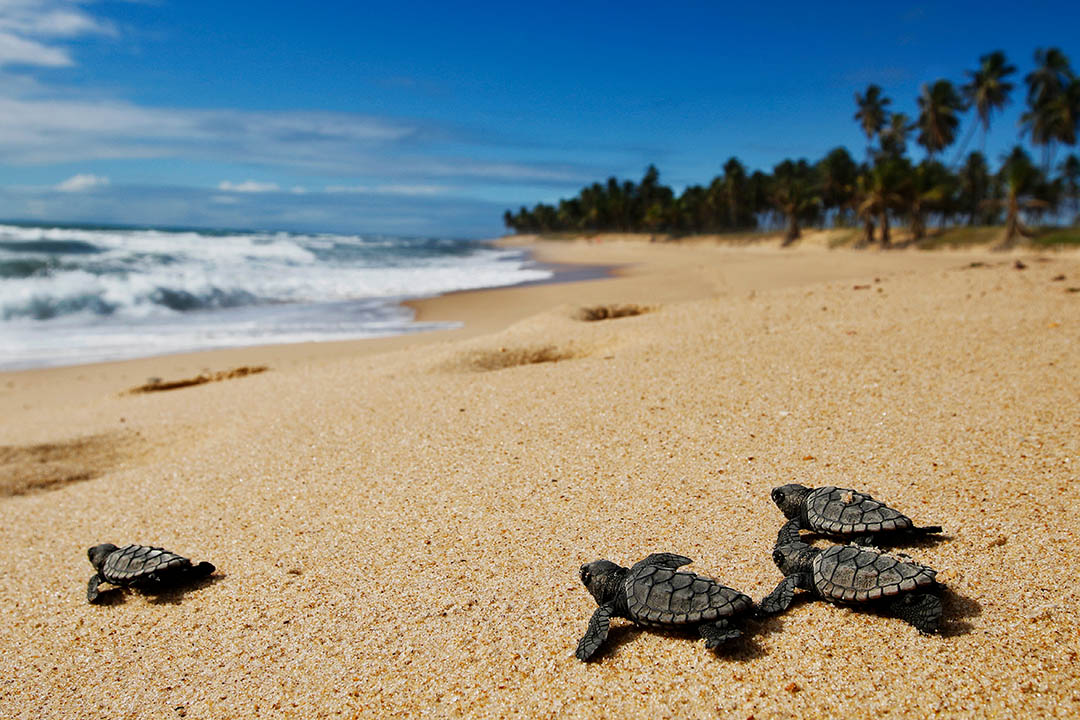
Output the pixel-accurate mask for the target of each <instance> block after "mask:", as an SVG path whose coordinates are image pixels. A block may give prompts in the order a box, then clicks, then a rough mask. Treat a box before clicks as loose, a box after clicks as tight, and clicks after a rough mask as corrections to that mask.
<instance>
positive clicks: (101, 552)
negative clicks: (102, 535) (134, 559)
mask: <svg viewBox="0 0 1080 720" xmlns="http://www.w3.org/2000/svg"><path fill="white" fill-rule="evenodd" d="M116 550H117V547H116V546H115V545H113V544H112V543H102V544H101V545H95V546H94V547H92V548H90V549H89V550H87V551H86V555H87V557H89V558H90V564H91V565H93V566H94V569H95V570H101V566H102V565H104V564H105V558H107V557H109V555H110V554H111V553H113V552H115V551H116Z"/></svg>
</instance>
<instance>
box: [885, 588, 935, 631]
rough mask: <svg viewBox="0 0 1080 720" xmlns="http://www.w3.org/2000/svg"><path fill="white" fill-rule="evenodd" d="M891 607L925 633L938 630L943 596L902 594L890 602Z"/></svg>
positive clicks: (902, 618)
mask: <svg viewBox="0 0 1080 720" xmlns="http://www.w3.org/2000/svg"><path fill="white" fill-rule="evenodd" d="M889 609H890V610H891V611H892V612H893V613H895V614H896V615H897V616H898V617H899V618H900V619H901V620H903V621H904V622H906V623H908V624H909V625H913V626H914V627H915V629H917V630H918V631H919V632H921V633H922V634H924V635H930V634H933V633H935V632H937V630H938V624H939V623H940V622H941V598H939V597H938V596H937V595H931V594H929V593H919V594H917V595H901V596H900V597H898V598H896V599H895V600H893V601H892V602H890V603H889Z"/></svg>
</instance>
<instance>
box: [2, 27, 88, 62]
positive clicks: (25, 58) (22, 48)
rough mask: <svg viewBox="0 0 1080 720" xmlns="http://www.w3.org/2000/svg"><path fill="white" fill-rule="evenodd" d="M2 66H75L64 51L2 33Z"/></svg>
mask: <svg viewBox="0 0 1080 720" xmlns="http://www.w3.org/2000/svg"><path fill="white" fill-rule="evenodd" d="M2 65H40V66H42V67H66V66H68V65H74V63H73V62H72V61H71V58H70V57H69V56H68V54H67V53H66V52H65V51H63V50H59V49H57V48H51V47H47V46H45V45H42V44H41V43H39V42H36V41H34V40H27V39H25V38H21V37H18V36H15V35H11V34H10V33H5V32H0V66H2Z"/></svg>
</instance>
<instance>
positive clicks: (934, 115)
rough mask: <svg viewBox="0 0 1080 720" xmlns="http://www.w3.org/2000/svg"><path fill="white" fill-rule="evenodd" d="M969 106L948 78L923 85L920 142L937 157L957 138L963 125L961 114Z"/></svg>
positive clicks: (920, 98) (928, 154)
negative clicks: (958, 131)
mask: <svg viewBox="0 0 1080 720" xmlns="http://www.w3.org/2000/svg"><path fill="white" fill-rule="evenodd" d="M965 109H966V108H965V107H964V101H963V100H961V99H960V96H959V95H958V94H957V93H956V89H955V88H954V87H953V84H952V83H951V82H949V81H948V80H938V81H937V82H935V83H934V84H933V85H923V86H922V94H921V95H920V96H919V119H918V122H917V125H918V128H919V137H918V142H919V144H920V145H922V146H923V147H924V148H926V154H927V156H928V157H931V158H932V157H933V156H934V155H935V154H936V153H939V152H941V151H942V150H944V149H945V148H947V147H948V146H950V145H952V144H953V142H954V141H955V140H956V128H957V127H958V126H959V125H960V117H959V115H960V113H961V112H963V111H964V110H965Z"/></svg>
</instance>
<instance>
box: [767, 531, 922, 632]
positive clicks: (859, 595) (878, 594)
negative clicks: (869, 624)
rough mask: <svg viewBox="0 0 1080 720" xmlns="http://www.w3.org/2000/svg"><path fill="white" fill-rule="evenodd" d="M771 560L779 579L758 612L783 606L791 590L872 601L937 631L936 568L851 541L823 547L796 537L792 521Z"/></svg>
mask: <svg viewBox="0 0 1080 720" xmlns="http://www.w3.org/2000/svg"><path fill="white" fill-rule="evenodd" d="M773 562H775V563H776V565H777V567H779V568H780V570H781V572H783V573H784V576H785V577H784V579H783V580H782V581H781V582H780V584H779V585H777V586H776V589H775V590H773V591H772V593H770V594H769V595H767V596H766V597H765V598H764V599H763V600H762V601H761V605H760V609H761V612H763V613H765V614H773V613H778V612H782V611H784V610H786V609H787V608H788V606H790V605H791V602H792V600H793V598H794V594H795V588H801V589H803V590H809V591H811V592H813V593H814V594H815V595H817V596H818V597H819V598H821V599H823V600H829V601H831V602H834V603H840V604H853V605H854V604H863V603H873V604H875V605H878V606H879V607H882V608H883V609H885V610H888V611H889V612H891V613H893V614H895V615H897V616H899V617H900V618H901V619H903V620H904V621H905V622H907V623H909V624H911V625H914V626H915V627H916V628H917V629H918V630H919V632H921V633H927V634H929V633H933V632H936V631H937V628H938V623H939V621H940V620H941V600H940V599H939V598H938V597H937V595H936V594H935V593H936V591H937V590H939V589H940V585H939V584H938V582H937V580H936V579H935V576H936V575H937V571H936V570H934V569H932V568H929V567H926V566H925V565H920V564H918V563H916V562H913V561H911V560H910V559H908V558H898V557H894V556H892V555H886V554H884V553H881V552H877V551H876V550H871V549H869V548H865V547H859V546H856V545H832V546H830V547H828V548H826V549H824V550H822V549H819V548H816V547H813V546H812V545H808V544H807V543H804V542H802V541H801V540H800V539H799V533H798V529H797V528H796V527H795V526H794V521H789V522H788V523H787V524H786V525H785V526H784V527H783V528H782V529H781V530H780V533H779V534H778V536H777V540H776V547H775V549H774V550H773Z"/></svg>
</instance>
